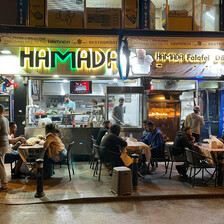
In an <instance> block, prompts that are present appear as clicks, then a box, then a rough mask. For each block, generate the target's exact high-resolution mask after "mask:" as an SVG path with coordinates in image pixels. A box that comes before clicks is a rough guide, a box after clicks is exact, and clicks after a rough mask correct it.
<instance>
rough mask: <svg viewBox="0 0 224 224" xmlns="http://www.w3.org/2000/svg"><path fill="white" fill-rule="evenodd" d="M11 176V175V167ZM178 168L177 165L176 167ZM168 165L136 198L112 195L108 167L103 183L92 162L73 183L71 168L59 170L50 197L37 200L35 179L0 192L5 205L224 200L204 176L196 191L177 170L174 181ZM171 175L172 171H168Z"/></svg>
mask: <svg viewBox="0 0 224 224" xmlns="http://www.w3.org/2000/svg"><path fill="white" fill-rule="evenodd" d="M6 167H7V173H8V174H10V168H9V166H8V165H6ZM174 167H175V166H174ZM164 171H165V168H164V163H161V164H160V165H159V167H158V169H157V170H156V172H155V174H151V175H145V176H144V177H145V179H143V178H140V179H139V189H138V190H137V191H134V193H133V194H132V195H128V196H116V195H114V194H113V193H112V192H111V190H110V189H111V188H110V187H111V180H112V179H111V177H110V176H109V175H108V172H107V170H106V169H105V168H102V174H101V181H100V182H98V176H96V177H93V170H90V169H89V164H88V162H79V163H75V175H74V176H72V181H69V177H68V170H67V166H63V167H62V168H59V166H56V167H55V175H54V176H53V177H52V178H51V179H50V180H46V181H44V193H45V194H46V196H44V197H42V198H35V197H34V194H35V193H36V181H35V180H32V179H28V180H25V179H16V180H12V179H11V177H10V176H8V179H9V190H8V191H7V192H0V203H1V204H32V203H43V202H44V203H49V202H67V203H68V202H70V203H81V202H101V201H102V202H103V201H104V202H105V201H117V200H133V199H136V200H155V199H178V198H210V197H224V189H219V188H215V187H214V181H211V182H210V183H209V185H207V186H205V185H203V184H202V182H201V179H200V175H199V177H198V178H199V179H198V181H196V185H195V187H194V188H192V187H191V183H189V182H187V181H186V180H183V179H182V178H181V177H180V176H179V175H178V173H177V172H176V170H175V168H174V170H173V173H172V179H171V180H169V175H168V174H166V175H165V174H164ZM168 172H169V170H168Z"/></svg>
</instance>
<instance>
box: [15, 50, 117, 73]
mask: <svg viewBox="0 0 224 224" xmlns="http://www.w3.org/2000/svg"><path fill="white" fill-rule="evenodd" d="M19 56H20V67H22V68H27V69H35V68H42V69H55V68H57V66H58V65H59V64H63V63H66V64H69V65H70V69H71V71H76V70H83V69H84V70H96V69H100V68H106V69H111V68H112V67H114V69H116V68H115V67H116V60H117V52H116V50H114V49H106V50H105V49H104V50H102V49H92V48H68V49H59V48H29V47H27V48H21V49H20V55H19Z"/></svg>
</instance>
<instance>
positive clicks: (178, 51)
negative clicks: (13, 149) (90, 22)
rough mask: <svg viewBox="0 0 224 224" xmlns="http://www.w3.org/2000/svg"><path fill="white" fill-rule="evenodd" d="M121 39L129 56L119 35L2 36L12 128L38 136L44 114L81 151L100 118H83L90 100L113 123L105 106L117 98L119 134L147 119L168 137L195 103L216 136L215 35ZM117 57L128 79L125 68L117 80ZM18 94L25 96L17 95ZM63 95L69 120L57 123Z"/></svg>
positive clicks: (220, 57) (136, 131)
mask: <svg viewBox="0 0 224 224" xmlns="http://www.w3.org/2000/svg"><path fill="white" fill-rule="evenodd" d="M127 43H128V47H129V49H128V50H130V52H129V54H128V55H129V57H127V54H125V53H124V54H122V55H120V54H118V50H117V49H118V48H119V38H118V36H72V35H69V36H68V35H67V36H65V35H56V36H54V35H37V34H36V35H32V34H4V35H2V36H1V42H0V48H1V55H0V65H1V66H0V73H1V74H2V76H4V77H13V78H14V82H13V81H12V83H18V84H19V86H18V87H15V88H14V92H15V94H14V95H15V108H14V109H15V112H14V115H15V120H16V121H17V123H19V125H22V123H23V124H24V125H25V127H26V128H25V135H26V136H27V137H30V136H32V135H36V134H44V129H43V128H42V127H40V126H41V125H40V124H41V122H39V121H40V119H44V118H50V119H51V121H52V122H53V123H55V124H57V125H59V127H60V128H61V129H63V130H64V133H63V134H64V138H65V140H66V141H67V142H70V141H71V139H70V136H79V137H78V139H79V140H77V142H76V146H75V147H76V148H78V149H77V150H78V153H84V154H88V153H89V150H90V148H91V146H90V137H91V134H95V133H97V131H98V130H99V127H101V126H102V119H101V118H99V119H97V118H96V117H95V118H94V120H93V125H92V126H93V127H92V126H91V127H90V124H89V123H88V121H89V117H90V116H91V113H92V105H91V100H92V99H96V100H97V102H98V103H99V104H102V105H103V106H104V109H103V110H102V111H103V112H102V113H105V115H104V116H103V114H101V115H102V116H101V117H104V119H109V120H111V121H112V122H113V119H112V110H113V108H114V106H116V105H117V104H118V101H119V98H120V97H123V98H124V100H125V103H124V106H125V115H124V123H123V124H122V135H123V136H129V135H130V134H133V135H134V136H135V137H139V136H140V134H141V131H142V129H141V127H142V126H141V124H142V120H143V119H150V120H153V121H154V122H155V124H156V125H157V126H158V127H160V128H161V130H162V131H163V132H164V134H166V135H167V136H168V137H169V138H170V139H173V138H174V136H175V133H176V131H177V130H179V128H180V125H181V123H182V122H183V121H184V119H185V117H186V116H187V115H188V114H189V113H191V112H192V109H193V106H194V105H200V106H201V111H202V115H203V116H204V118H205V122H206V126H205V127H204V128H203V129H202V130H201V133H202V136H203V138H205V137H208V134H210V133H212V134H214V135H218V134H219V135H221V133H222V131H223V128H222V126H223V117H222V116H219V114H223V109H222V106H221V105H222V102H223V99H222V98H223V91H222V86H223V82H222V75H223V74H224V70H223V69H224V67H223V63H224V54H223V51H222V48H223V45H224V42H223V40H222V39H221V38H220V39H219V38H215V39H214V38H203V39H202V38H198V37H197V38H196V37H194V38H193V37H192V38H188V39H187V38H186V37H178V38H177V37H175V38H173V37H164V38H162V37H136V36H135V37H131V36H127ZM7 51H8V52H7ZM2 52H5V53H2ZM118 58H119V60H118ZM128 59H129V60H128ZM118 61H120V63H121V65H122V64H125V65H126V64H127V61H128V64H130V72H129V76H128V78H127V77H125V71H124V70H122V69H123V68H124V67H125V66H123V67H122V69H121V70H122V73H123V74H122V76H121V77H122V79H121V78H120V74H119V69H118V64H117V63H118ZM12 65H13V66H12ZM120 73H121V71H120ZM11 80H13V79H12V78H11ZM110 87H114V88H115V90H111V89H110ZM123 87H127V89H126V90H125V88H123ZM129 87H130V89H128V88H129ZM135 87H136V88H137V87H142V89H141V88H137V89H135V90H134V88H135ZM143 87H144V88H143ZM108 88H109V91H108ZM131 89H132V90H131ZM18 93H21V94H22V95H23V96H25V98H24V97H23V98H22V97H20V98H19V99H18ZM21 94H20V96H21ZM65 94H69V95H70V98H71V100H72V101H74V102H75V103H76V112H75V114H74V115H75V116H73V117H75V123H74V122H73V123H66V122H63V120H64V119H63V118H64V113H63V111H62V110H61V106H62V104H63V101H64V97H63V96H64V95H65ZM12 95H13V94H12ZM17 99H18V100H17ZM22 104H23V105H24V106H25V107H24V108H20V106H21V105H22ZM16 105H17V107H16ZM18 105H19V106H18ZM69 116H70V115H69ZM81 127H85V128H81ZM171 129H172V132H171V131H170V130H171ZM93 130H96V132H95V133H94V132H92V131H93ZM86 133H88V138H86V136H87V134H86ZM81 136H82V137H81ZM88 140H89V141H88ZM86 144H87V145H86Z"/></svg>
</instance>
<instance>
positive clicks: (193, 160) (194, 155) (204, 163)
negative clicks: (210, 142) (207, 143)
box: [185, 148, 218, 187]
mask: <svg viewBox="0 0 224 224" xmlns="http://www.w3.org/2000/svg"><path fill="white" fill-rule="evenodd" d="M185 153H186V158H187V163H188V165H189V167H190V168H191V170H190V179H192V177H191V173H192V169H194V175H193V181H192V187H194V184H195V176H196V175H197V174H199V172H200V171H202V180H204V170H205V171H206V172H207V173H208V174H210V175H211V177H210V178H209V179H208V180H207V181H206V182H205V183H207V182H208V181H210V180H211V179H212V178H213V177H214V175H215V187H216V182H217V181H216V180H217V172H218V165H217V163H216V161H215V160H213V159H212V158H210V157H207V156H204V155H203V154H201V153H199V152H196V151H194V150H190V149H188V148H185ZM208 160H210V161H212V162H213V164H214V165H212V164H210V163H208ZM210 168H213V169H215V170H214V172H213V173H210V172H209V171H208V170H207V169H210ZM197 169H199V170H198V171H197V172H196V170H197Z"/></svg>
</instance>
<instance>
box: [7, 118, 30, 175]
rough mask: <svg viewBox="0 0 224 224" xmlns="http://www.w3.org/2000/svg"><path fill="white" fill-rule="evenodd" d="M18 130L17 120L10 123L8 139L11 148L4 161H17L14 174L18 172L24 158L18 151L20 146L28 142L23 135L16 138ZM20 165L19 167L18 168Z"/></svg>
mask: <svg viewBox="0 0 224 224" xmlns="http://www.w3.org/2000/svg"><path fill="white" fill-rule="evenodd" d="M16 131H17V125H16V123H15V122H10V123H9V132H8V140H9V149H8V152H7V153H6V154H5V160H4V163H13V162H16V163H17V164H16V165H15V169H13V174H16V173H18V170H19V168H20V166H21V163H22V160H21V158H20V155H19V153H18V151H17V149H18V147H19V146H20V145H21V144H22V143H25V142H26V139H25V138H23V137H17V138H14V136H15V134H16ZM17 167H18V168H17Z"/></svg>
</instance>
